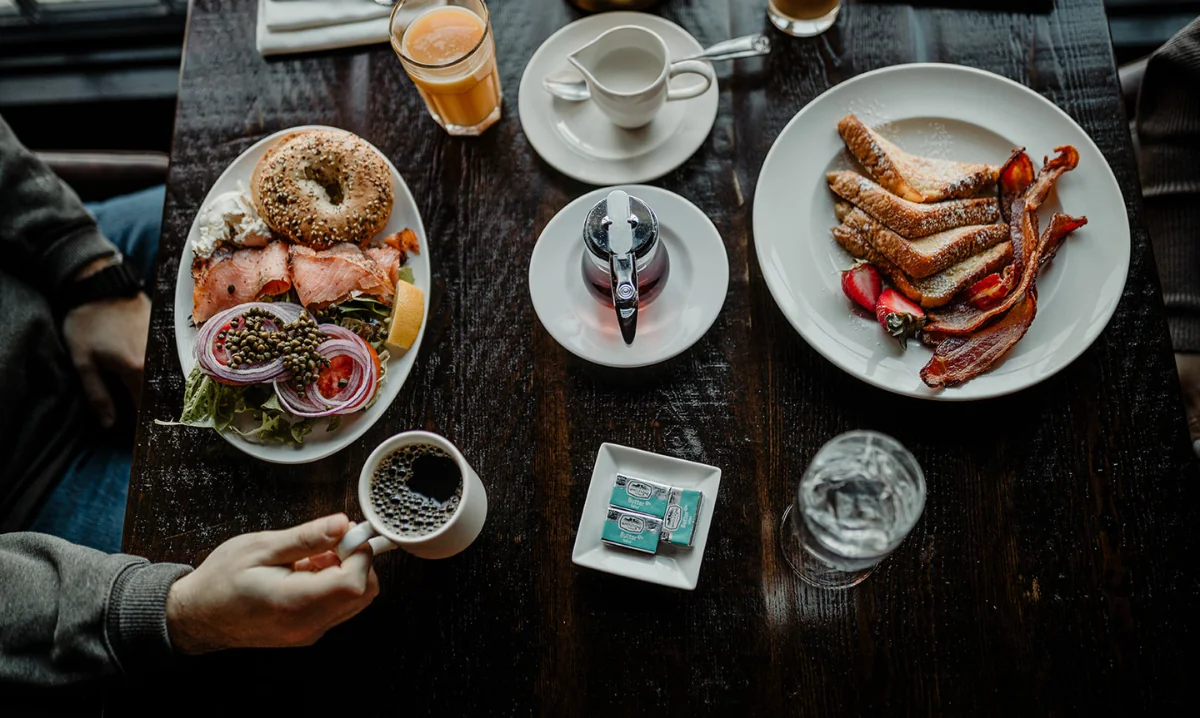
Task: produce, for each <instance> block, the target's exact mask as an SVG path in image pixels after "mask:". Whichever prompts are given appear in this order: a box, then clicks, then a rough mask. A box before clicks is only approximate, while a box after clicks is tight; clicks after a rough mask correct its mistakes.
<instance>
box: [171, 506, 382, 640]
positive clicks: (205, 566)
mask: <svg viewBox="0 0 1200 718" xmlns="http://www.w3.org/2000/svg"><path fill="white" fill-rule="evenodd" d="M350 526H351V524H350V521H349V520H348V519H347V518H346V515H345V514H334V515H333V516H326V517H325V518H321V519H317V520H316V521H310V522H309V523H306V524H302V525H300V526H296V527H294V528H290V529H286V530H283V531H263V532H261V533H253V534H244V535H242V536H235V537H234V538H231V539H229V540H228V541H226V542H225V543H223V544H221V545H220V546H218V547H217V548H216V550H215V551H213V552H212V554H211V555H210V556H209V557H208V558H207V559H205V561H204V563H202V564H200V567H199V568H197V569H196V570H195V571H193V572H192V573H190V574H188V575H186V576H184V577H183V578H181V579H179V580H178V581H176V582H175V584H174V585H172V586H171V590H170V592H169V593H168V594H167V633H168V635H169V636H170V638H171V644H172V645H173V646H174V648H175V650H176V651H178V652H180V653H184V654H196V653H205V652H207V651H215V650H219V649H222V648H239V647H260V648H268V647H280V646H310V645H312V644H313V643H316V641H317V639H319V638H320V637H321V636H323V635H324V634H325V632H326V631H328V630H329V629H331V628H333V627H334V626H336V625H337V624H339V623H341V622H342V621H345V620H346V619H348V618H350V617H351V616H354V615H355V614H357V613H358V612H359V611H361V610H363V609H364V608H366V607H367V605H368V604H370V603H371V601H372V600H374V598H375V596H376V595H378V594H379V579H378V577H376V575H375V569H374V568H373V567H372V566H371V558H372V556H371V549H370V546H363V547H362V548H360V549H359V550H358V551H356V552H355V553H353V554H351V555H350V556H349V557H348V558H347V559H346V560H345V561H338V558H337V555H336V554H334V553H333V549H334V548H335V547H336V546H337V544H338V542H339V541H340V540H341V538H342V536H344V535H345V534H346V532H347V531H349V530H350Z"/></svg>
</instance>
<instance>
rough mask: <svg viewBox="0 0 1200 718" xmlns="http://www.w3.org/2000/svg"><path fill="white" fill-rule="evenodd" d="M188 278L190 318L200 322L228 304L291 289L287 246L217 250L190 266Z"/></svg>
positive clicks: (232, 305) (249, 300)
mask: <svg viewBox="0 0 1200 718" xmlns="http://www.w3.org/2000/svg"><path fill="white" fill-rule="evenodd" d="M192 280H193V281H194V282H195V285H196V287H195V289H194V290H192V321H194V322H195V323H196V324H202V323H203V322H205V321H207V320H208V318H209V317H211V316H213V315H214V314H216V313H218V312H221V311H224V310H226V309H229V308H230V307H235V306H237V305H239V304H244V303H246V302H253V301H254V300H256V299H260V298H262V297H265V296H269V295H275V294H283V293H284V292H286V291H287V290H289V289H291V287H292V280H291V276H290V274H289V272H288V250H287V246H286V245H284V243H283V242H271V243H270V244H268V245H267V246H265V247H263V248H261V249H249V248H248V249H237V250H234V251H232V252H230V251H227V250H222V251H218V252H217V253H216V254H214V255H213V256H212V257H209V258H208V259H206V260H203V261H200V262H197V263H195V264H193V265H192Z"/></svg>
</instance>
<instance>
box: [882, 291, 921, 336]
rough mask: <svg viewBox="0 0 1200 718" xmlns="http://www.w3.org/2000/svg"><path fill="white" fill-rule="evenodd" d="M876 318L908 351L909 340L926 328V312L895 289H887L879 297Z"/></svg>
mask: <svg viewBox="0 0 1200 718" xmlns="http://www.w3.org/2000/svg"><path fill="white" fill-rule="evenodd" d="M875 318H876V319H878V320H879V323H880V324H882V325H883V328H884V329H886V330H887V333H888V334H891V335H892V336H894V337H896V339H898V340H899V341H900V348H901V349H907V348H908V338H909V337H911V336H913V335H914V334H916V333H917V332H918V331H919V330H920V329H921V327H923V326H925V311H924V310H923V309H921V308H920V307H918V306H917V305H916V304H913V303H912V301H910V300H909V298H908V297H906V296H904V295H903V294H901V293H900V292H897V291H896V290H895V289H885V290H883V294H880V295H879V303H878V304H876V305H875Z"/></svg>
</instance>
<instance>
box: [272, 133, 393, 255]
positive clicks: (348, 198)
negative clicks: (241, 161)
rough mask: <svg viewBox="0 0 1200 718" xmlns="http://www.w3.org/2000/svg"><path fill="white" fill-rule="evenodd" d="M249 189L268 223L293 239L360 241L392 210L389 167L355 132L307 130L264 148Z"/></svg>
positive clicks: (319, 245)
mask: <svg viewBox="0 0 1200 718" xmlns="http://www.w3.org/2000/svg"><path fill="white" fill-rule="evenodd" d="M250 195H251V198H252V199H253V200H254V206H255V207H256V208H257V209H258V213H259V215H260V216H261V217H262V218H263V221H264V222H266V223H267V226H269V227H270V228H271V230H272V231H274V232H275V233H276V234H279V235H280V236H282V237H286V238H287V239H289V240H291V241H293V242H295V243H297V244H302V245H305V246H307V247H311V248H313V249H318V250H319V249H326V248H328V247H330V246H332V245H334V244H337V243H339V242H353V243H355V244H363V243H365V242H367V241H369V240H370V239H371V238H372V237H374V236H375V235H376V234H377V233H379V231H380V230H382V229H383V228H384V226H385V225H386V224H387V221H388V217H389V216H390V215H391V213H392V173H391V169H390V168H389V167H388V164H387V162H385V161H384V159H383V158H382V157H380V156H379V154H378V153H377V152H376V151H375V150H374V149H373V148H372V147H371V146H370V145H368V144H367V143H366V142H364V141H363V140H362V139H361V138H359V137H358V136H356V135H353V134H351V133H349V132H341V131H336V130H305V131H303V132H297V133H295V134H292V135H288V136H286V137H284V138H283V139H281V140H280V141H279V142H277V143H276V144H275V145H274V146H273V147H271V148H270V149H269V150H267V153H266V154H265V155H263V157H262V159H260V160H259V161H258V164H257V165H255V167H254V174H253V175H252V176H251V178H250Z"/></svg>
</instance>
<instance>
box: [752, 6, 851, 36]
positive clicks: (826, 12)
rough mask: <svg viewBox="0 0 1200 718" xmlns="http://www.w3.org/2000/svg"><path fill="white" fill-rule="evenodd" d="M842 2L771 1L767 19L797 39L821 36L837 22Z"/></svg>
mask: <svg viewBox="0 0 1200 718" xmlns="http://www.w3.org/2000/svg"><path fill="white" fill-rule="evenodd" d="M841 6H842V0H769V2H768V3H767V19H769V20H770V21H771V24H772V25H774V26H775V27H777V28H779V29H780V30H782V31H783V32H786V33H787V34H789V35H793V36H795V37H811V36H813V35H820V34H821V33H823V32H825V31H826V30H828V29H829V28H831V27H833V23H834V22H835V21H836V20H837V16H838V10H839V9H841Z"/></svg>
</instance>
